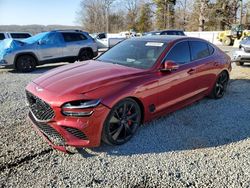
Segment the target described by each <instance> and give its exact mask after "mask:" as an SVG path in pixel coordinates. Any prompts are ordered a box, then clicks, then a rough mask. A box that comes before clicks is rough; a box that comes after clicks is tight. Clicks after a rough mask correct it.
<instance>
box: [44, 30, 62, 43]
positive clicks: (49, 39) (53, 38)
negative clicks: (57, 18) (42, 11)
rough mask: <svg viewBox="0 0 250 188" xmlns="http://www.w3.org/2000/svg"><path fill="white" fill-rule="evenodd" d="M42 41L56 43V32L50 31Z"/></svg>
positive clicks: (58, 40) (57, 38) (57, 39)
mask: <svg viewBox="0 0 250 188" xmlns="http://www.w3.org/2000/svg"><path fill="white" fill-rule="evenodd" d="M43 41H44V43H45V44H47V45H52V44H58V43H60V39H59V37H58V35H57V34H56V33H50V34H48V35H46V36H45V37H44V38H43Z"/></svg>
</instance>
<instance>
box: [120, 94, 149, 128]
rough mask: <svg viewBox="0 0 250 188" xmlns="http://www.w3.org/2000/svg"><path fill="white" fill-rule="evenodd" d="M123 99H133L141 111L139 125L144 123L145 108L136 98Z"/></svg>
mask: <svg viewBox="0 0 250 188" xmlns="http://www.w3.org/2000/svg"><path fill="white" fill-rule="evenodd" d="M125 99H133V100H134V101H135V102H136V103H137V104H138V105H139V107H140V109H141V124H142V123H143V122H144V116H145V111H144V110H145V107H144V105H143V103H142V101H141V100H140V99H138V98H137V97H126V98H125Z"/></svg>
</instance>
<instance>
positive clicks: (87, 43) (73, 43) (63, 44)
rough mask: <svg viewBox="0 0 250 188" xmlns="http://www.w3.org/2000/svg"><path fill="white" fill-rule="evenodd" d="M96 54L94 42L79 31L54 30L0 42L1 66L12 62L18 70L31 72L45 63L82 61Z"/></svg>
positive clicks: (86, 34) (87, 35)
mask: <svg viewBox="0 0 250 188" xmlns="http://www.w3.org/2000/svg"><path fill="white" fill-rule="evenodd" d="M97 55H98V50H97V45H96V42H95V41H94V40H93V39H92V38H91V37H90V36H89V34H88V33H87V32H82V31H78V30H55V31H50V32H44V33H40V34H37V35H35V36H33V37H30V38H27V39H24V40H22V41H19V40H13V39H6V40H4V41H2V42H1V43H0V65H4V66H8V65H14V68H15V69H17V70H18V71H20V72H30V71H32V70H34V69H35V67H36V66H37V65H41V64H45V63H56V62H74V61H76V60H79V61H84V60H88V59H92V58H93V57H95V56H97Z"/></svg>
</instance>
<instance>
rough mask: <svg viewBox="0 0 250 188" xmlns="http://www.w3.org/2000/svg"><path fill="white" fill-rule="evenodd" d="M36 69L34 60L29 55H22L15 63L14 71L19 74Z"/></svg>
mask: <svg viewBox="0 0 250 188" xmlns="http://www.w3.org/2000/svg"><path fill="white" fill-rule="evenodd" d="M35 68H36V59H35V58H34V57H32V56H30V55H22V56H20V57H19V58H18V59H17V61H16V69H17V71H19V72H24V73H25V72H31V71H33V70H34V69H35Z"/></svg>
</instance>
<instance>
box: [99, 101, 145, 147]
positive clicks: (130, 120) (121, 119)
mask: <svg viewBox="0 0 250 188" xmlns="http://www.w3.org/2000/svg"><path fill="white" fill-rule="evenodd" d="M141 117H142V115H141V109H140V107H139V105H138V104H137V102H135V101H134V100H133V99H129V98H128V99H124V100H122V101H120V102H119V103H118V104H116V105H115V106H114V107H113V108H112V109H111V111H110V113H109V115H108V117H107V119H106V120H105V123H104V126H103V131H102V140H103V141H104V142H105V143H107V144H110V145H121V144H124V143H126V142H127V141H128V140H130V139H131V138H132V136H133V135H134V134H135V132H136V130H137V129H138V127H139V125H140V123H141Z"/></svg>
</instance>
